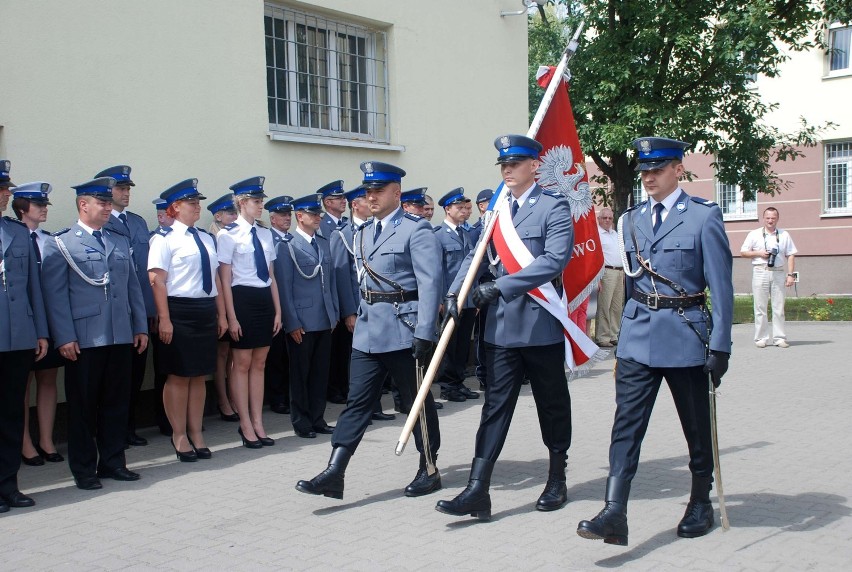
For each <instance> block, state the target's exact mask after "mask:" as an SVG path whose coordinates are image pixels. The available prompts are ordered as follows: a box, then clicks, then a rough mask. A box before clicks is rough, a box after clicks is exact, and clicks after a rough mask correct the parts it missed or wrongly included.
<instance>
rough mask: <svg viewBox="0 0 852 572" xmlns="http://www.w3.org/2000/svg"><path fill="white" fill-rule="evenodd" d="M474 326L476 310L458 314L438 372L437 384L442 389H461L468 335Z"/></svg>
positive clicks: (471, 309)
mask: <svg viewBox="0 0 852 572" xmlns="http://www.w3.org/2000/svg"><path fill="white" fill-rule="evenodd" d="M474 325H476V308H466V309H464V310H462V311H461V312H459V322H458V324H456V327H455V329H454V330H453V335H452V337H451V338H450V343H449V344H447V351H446V352H444V357H443V359H442V360H441V367H440V369H439V371H438V384H439V385H440V386H441V387H442V388H444V389H453V388H456V387H461V385H462V384H463V383H464V378H465V375H464V374H465V370H466V369H467V358H468V354H469V353H470V335H471V334H472V333H473V326H474Z"/></svg>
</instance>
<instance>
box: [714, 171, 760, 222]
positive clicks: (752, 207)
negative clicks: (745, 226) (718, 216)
mask: <svg viewBox="0 0 852 572" xmlns="http://www.w3.org/2000/svg"><path fill="white" fill-rule="evenodd" d="M725 193H731V194H732V195H733V199H734V200H733V201H727V200H724V199H723V195H724V194H725ZM716 204H718V205H719V208H720V209H722V218H723V220H726V221H727V220H757V201H756V200H754V199H752V200H750V201H744V200H743V191H742V189H741V188H740V186H739V185H730V184H728V183H723V182H721V181H720V180H718V179H716ZM728 205H733V209H729V210H727V211H726V210H725V209H726V208H727V206H728Z"/></svg>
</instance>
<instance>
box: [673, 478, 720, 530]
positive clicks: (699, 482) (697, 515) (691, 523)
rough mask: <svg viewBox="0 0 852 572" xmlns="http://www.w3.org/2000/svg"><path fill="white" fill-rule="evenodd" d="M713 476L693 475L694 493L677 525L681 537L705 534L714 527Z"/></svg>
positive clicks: (690, 496)
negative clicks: (711, 493)
mask: <svg viewBox="0 0 852 572" xmlns="http://www.w3.org/2000/svg"><path fill="white" fill-rule="evenodd" d="M712 482H713V477H699V476H696V475H692V493H691V494H690V495H689V504H687V505H686V512H685V513H684V515H683V518H682V519H681V520H680V522H679V523H678V525H677V535H678V536H680V537H681V538H696V537H698V536H704V535H705V534H707V533H708V532H710V529H711V528H713V504H712V503H711V502H710V488H711V487H712V485H711V483H712Z"/></svg>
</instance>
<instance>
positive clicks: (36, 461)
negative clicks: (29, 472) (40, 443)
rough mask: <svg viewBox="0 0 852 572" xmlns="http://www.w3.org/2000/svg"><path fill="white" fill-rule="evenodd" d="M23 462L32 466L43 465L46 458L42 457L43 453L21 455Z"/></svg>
mask: <svg viewBox="0 0 852 572" xmlns="http://www.w3.org/2000/svg"><path fill="white" fill-rule="evenodd" d="M21 462H22V463H23V464H25V465H28V466H30V467H41V466H42V465H43V464H44V459H42V458H41V455H36V456H35V457H24V456H23V455H21Z"/></svg>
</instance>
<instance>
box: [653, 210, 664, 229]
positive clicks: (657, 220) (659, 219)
mask: <svg viewBox="0 0 852 572" xmlns="http://www.w3.org/2000/svg"><path fill="white" fill-rule="evenodd" d="M661 224H663V203H657V204H655V205H654V234H657V231H658V230H659V229H660V225H661Z"/></svg>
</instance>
